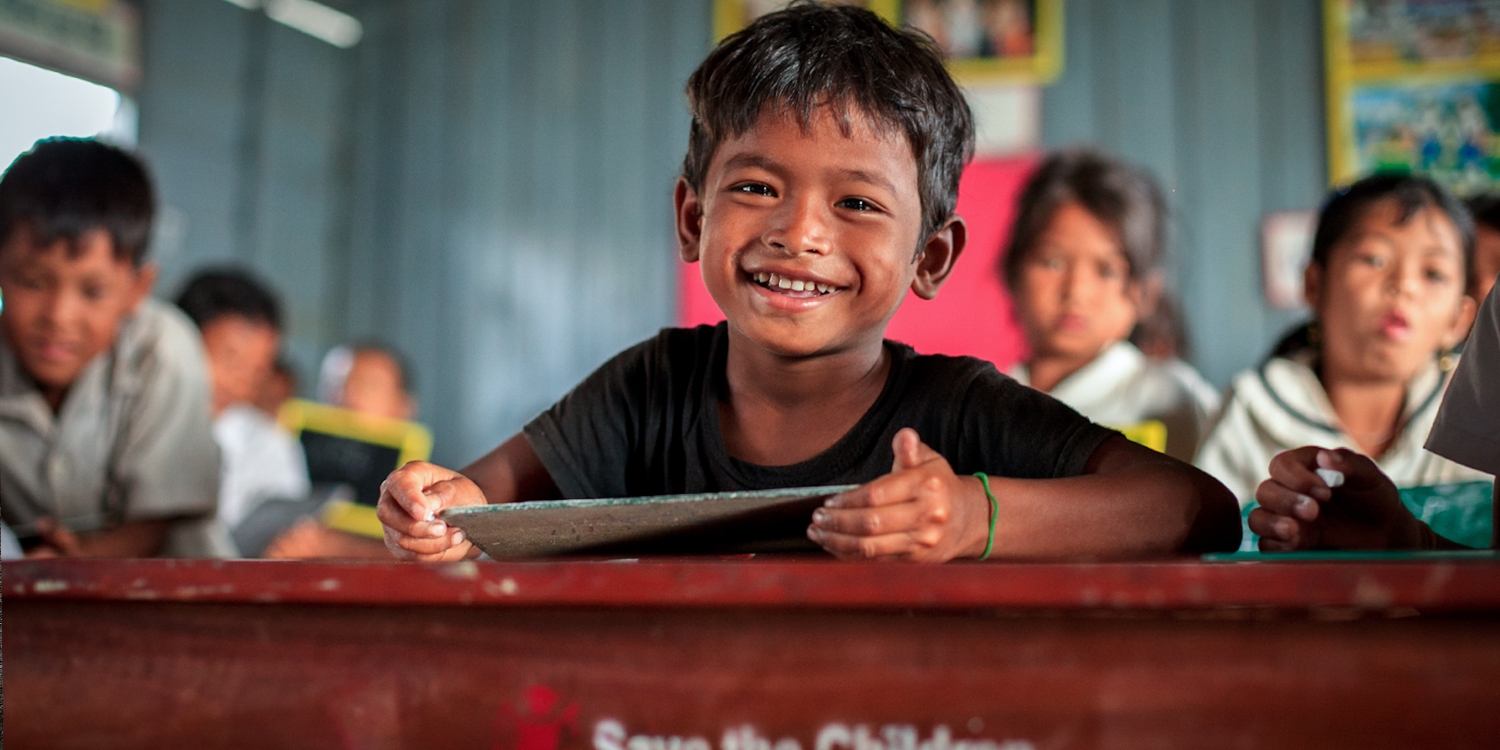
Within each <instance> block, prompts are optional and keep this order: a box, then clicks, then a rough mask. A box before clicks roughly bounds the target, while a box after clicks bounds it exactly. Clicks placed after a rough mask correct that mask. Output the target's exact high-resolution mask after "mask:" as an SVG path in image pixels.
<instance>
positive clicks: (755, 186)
mask: <svg viewBox="0 0 1500 750" xmlns="http://www.w3.org/2000/svg"><path fill="white" fill-rule="evenodd" d="M730 190H732V191H734V192H736V193H750V194H751V195H765V196H774V195H776V191H775V190H772V189H771V186H770V185H766V184H763V183H759V182H746V183H743V184H740V185H735V186H734V187H732V188H730Z"/></svg>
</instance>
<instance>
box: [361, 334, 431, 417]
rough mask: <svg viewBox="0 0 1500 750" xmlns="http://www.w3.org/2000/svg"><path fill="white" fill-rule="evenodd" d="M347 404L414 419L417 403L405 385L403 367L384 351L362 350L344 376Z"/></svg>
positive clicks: (370, 410)
mask: <svg viewBox="0 0 1500 750" xmlns="http://www.w3.org/2000/svg"><path fill="white" fill-rule="evenodd" d="M344 408H346V409H353V410H354V411H357V412H362V413H365V414H374V415H376V416H381V417H387V418H390V419H411V418H412V417H414V416H416V414H415V412H416V405H415V404H414V403H413V401H412V398H411V396H410V395H408V394H407V393H406V391H405V390H403V389H402V387H401V367H400V366H399V365H397V364H396V362H395V360H393V359H391V358H390V357H388V356H386V355H385V354H384V353H382V352H378V351H372V350H361V351H359V352H356V353H355V355H354V362H353V363H351V364H350V365H349V377H347V378H345V379H344Z"/></svg>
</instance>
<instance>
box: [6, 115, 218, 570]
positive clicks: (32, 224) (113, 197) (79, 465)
mask: <svg viewBox="0 0 1500 750" xmlns="http://www.w3.org/2000/svg"><path fill="white" fill-rule="evenodd" d="M154 210H155V199H154V197H153V195H152V190H151V183H150V180H149V178H148V177H147V175H146V170H145V167H144V166H143V165H142V164H141V163H140V162H139V161H138V160H137V159H136V158H135V157H133V156H131V155H130V154H128V153H126V152H124V151H122V150H120V149H118V148H115V147H112V146H108V145H105V144H103V143H99V142H97V141H93V140H82V139H73V138H54V139H48V140H44V141H40V142H38V143H37V144H36V146H35V147H33V148H32V149H31V150H30V151H28V152H26V153H25V154H22V155H21V156H20V157H18V158H17V159H16V160H15V162H14V163H13V164H11V165H10V168H9V169H7V170H6V172H5V175H4V177H3V178H0V288H3V289H4V295H5V310H4V312H3V313H0V497H4V499H5V500H4V503H3V504H0V511H3V514H4V519H5V523H6V524H7V525H8V526H10V527H11V528H12V529H13V530H14V531H16V533H17V534H19V535H20V536H21V537H23V538H31V539H34V540H37V542H38V546H37V547H35V548H33V549H32V550H31V552H32V554H43V555H80V556H106V557H146V556H151V555H156V554H161V553H167V554H177V555H195V556H196V555H216V554H222V553H224V552H226V551H228V550H227V548H226V547H225V546H224V541H225V540H224V539H223V538H222V535H220V536H215V535H214V534H213V533H212V530H213V526H212V525H211V524H209V523H206V522H205V521H204V519H209V520H211V517H212V516H213V513H214V508H215V498H216V497H217V494H218V484H219V455H218V450H217V449H216V448H215V447H214V441H213V432H212V428H211V426H210V422H209V407H210V392H209V381H208V373H207V371H206V369H205V366H204V358H203V344H202V342H201V341H200V339H199V338H198V335H197V333H196V332H195V331H194V330H193V326H192V324H191V323H189V322H188V320H187V319H186V318H185V317H183V315H182V314H181V313H180V312H178V311H177V310H176V309H175V308H173V307H171V306H170V305H166V304H163V303H160V302H157V301H156V300H153V299H151V298H150V293H151V288H152V286H153V284H154V283H155V281H156V268H155V266H152V265H150V264H148V263H146V262H145V254H146V245H147V242H148V239H149V237H150V236H151V221H152V215H153V213H154Z"/></svg>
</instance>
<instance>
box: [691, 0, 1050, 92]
mask: <svg viewBox="0 0 1500 750" xmlns="http://www.w3.org/2000/svg"><path fill="white" fill-rule="evenodd" d="M845 1H846V2H849V4H851V5H860V6H863V7H866V8H869V9H870V10H872V11H874V12H875V13H877V14H879V15H880V16H881V17H882V18H884V19H886V20H887V21H890V22H891V23H893V24H904V25H907V26H911V27H914V28H918V29H921V30H922V31H924V32H926V33H927V34H928V35H929V36H931V37H932V38H933V39H934V40H936V41H937V43H938V46H939V47H941V48H942V49H943V54H944V55H945V56H946V57H947V60H948V69H949V70H950V71H952V73H953V77H954V79H955V80H957V81H958V82H959V83H961V84H965V85H976V84H979V85H982V84H987V83H1017V84H1045V83H1050V82H1051V81H1052V80H1053V79H1055V78H1057V76H1058V74H1059V73H1061V72H1062V61H1063V0H845ZM787 4H788V2H787V0H714V39H716V40H718V39H723V38H724V37H726V36H729V35H730V34H733V33H734V32H736V31H739V30H740V29H742V28H744V27H745V25H746V24H748V23H750V22H751V21H753V20H755V19H756V18H758V17H760V16H762V15H764V14H766V13H769V12H771V11H774V10H779V9H781V8H784V7H786V5H787Z"/></svg>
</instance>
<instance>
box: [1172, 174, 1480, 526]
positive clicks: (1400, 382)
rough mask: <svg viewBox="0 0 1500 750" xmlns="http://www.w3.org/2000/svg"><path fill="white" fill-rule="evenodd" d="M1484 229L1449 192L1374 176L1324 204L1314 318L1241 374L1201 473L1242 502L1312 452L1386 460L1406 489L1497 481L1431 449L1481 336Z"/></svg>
mask: <svg viewBox="0 0 1500 750" xmlns="http://www.w3.org/2000/svg"><path fill="white" fill-rule="evenodd" d="M1473 248H1474V224H1473V220H1472V219H1471V218H1470V216H1469V212H1468V210H1467V209H1466V208H1464V205H1463V204H1462V203H1460V202H1459V201H1458V200H1456V199H1455V198H1453V197H1452V196H1451V195H1449V193H1448V192H1447V191H1446V190H1444V189H1443V188H1441V187H1439V186H1438V185H1437V184H1436V183H1434V182H1432V181H1430V180H1428V179H1425V178H1422V177H1413V176H1402V175H1376V176H1373V177H1366V178H1365V179H1363V180H1360V181H1359V182H1356V183H1354V184H1353V185H1350V186H1349V187H1347V188H1344V189H1341V190H1337V191H1335V192H1334V193H1333V194H1332V195H1331V196H1330V197H1329V199H1328V201H1327V202H1326V203H1325V204H1324V206H1323V209H1322V212H1321V213H1320V215H1319V217H1318V229H1317V232H1316V234H1315V235H1314V238H1313V251H1312V259H1311V260H1310V261H1309V263H1308V266H1307V271H1306V273H1305V286H1306V294H1307V302H1308V305H1309V306H1310V307H1311V308H1312V311H1313V320H1312V322H1311V323H1309V324H1307V325H1306V326H1304V327H1302V328H1300V329H1298V330H1296V331H1293V333H1292V334H1290V335H1288V336H1287V337H1286V338H1285V339H1283V341H1282V342H1281V343H1280V344H1278V346H1277V347H1276V349H1275V351H1273V352H1272V355H1271V356H1270V357H1269V358H1268V359H1267V360H1266V361H1265V363H1264V364H1262V365H1261V366H1260V367H1259V368H1256V369H1255V370H1251V371H1247V372H1244V373H1241V374H1240V375H1238V376H1236V378H1235V380H1234V383H1233V385H1232V387H1231V389H1230V394H1229V398H1228V401H1227V403H1226V405H1225V407H1224V413H1223V415H1222V416H1221V417H1220V419H1219V422H1218V424H1217V425H1216V426H1215V428H1214V431H1213V432H1212V433H1211V434H1210V435H1209V438H1208V442H1207V443H1206V444H1205V445H1204V446H1203V450H1202V452H1201V453H1200V454H1199V456H1198V465H1199V466H1200V467H1201V468H1203V469H1204V470H1205V471H1207V472H1209V473H1210V474H1213V475H1214V476H1215V477H1217V478H1218V479H1219V480H1220V481H1222V482H1224V484H1226V485H1227V486H1228V487H1229V488H1230V489H1231V490H1233V491H1234V493H1235V494H1236V495H1237V496H1238V497H1239V498H1240V503H1241V505H1248V504H1249V503H1250V502H1251V501H1252V500H1253V499H1254V493H1255V488H1256V486H1257V485H1258V484H1260V482H1261V481H1262V480H1264V479H1266V478H1267V476H1268V474H1267V472H1268V466H1269V465H1270V464H1271V460H1272V457H1273V456H1275V455H1276V454H1278V453H1281V452H1282V451H1286V450H1290V449H1293V448H1298V447H1300V446H1305V445H1327V446H1332V447H1337V448H1345V449H1348V450H1350V451H1353V452H1356V453H1361V454H1364V455H1366V456H1369V457H1370V458H1372V459H1374V461H1375V463H1376V465H1377V466H1378V467H1379V468H1380V470H1381V471H1383V472H1384V473H1385V474H1386V475H1388V476H1389V477H1390V478H1391V479H1392V480H1393V481H1394V482H1395V483H1396V485H1398V486H1401V487H1410V486H1419V485H1431V484H1445V483H1450V482H1463V481H1473V480H1479V479H1485V480H1488V476H1487V475H1484V474H1482V473H1480V472H1477V471H1475V470H1473V469H1470V468H1467V467H1465V466H1462V465H1460V464H1457V463H1454V462H1452V461H1449V460H1446V459H1444V458H1441V457H1439V456H1436V455H1433V454H1431V453H1428V452H1427V451H1424V450H1423V449H1422V441H1423V440H1424V439H1425V438H1426V437H1427V433H1428V431H1429V430H1430V429H1431V427H1432V423H1433V419H1434V418H1435V417H1436V415H1437V406H1438V402H1439V397H1440V396H1441V395H1442V393H1443V388H1444V387H1445V386H1446V384H1447V382H1448V376H1449V373H1447V372H1444V370H1443V368H1442V367H1441V366H1440V363H1441V362H1443V361H1444V360H1445V357H1444V354H1445V353H1446V352H1449V351H1450V350H1451V349H1452V348H1453V347H1454V346H1455V345H1456V344H1457V343H1458V342H1459V341H1460V340H1462V338H1463V336H1464V333H1465V332H1466V331H1467V330H1468V327H1469V323H1470V321H1471V320H1472V319H1473V316H1474V301H1473V300H1472V299H1470V298H1469V297H1468V296H1466V295H1465V290H1466V288H1467V282H1468V275H1469V268H1470V264H1471V262H1472V258H1473Z"/></svg>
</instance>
